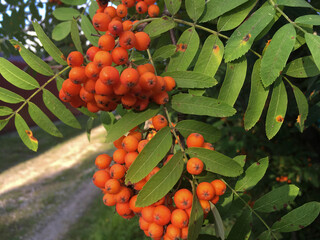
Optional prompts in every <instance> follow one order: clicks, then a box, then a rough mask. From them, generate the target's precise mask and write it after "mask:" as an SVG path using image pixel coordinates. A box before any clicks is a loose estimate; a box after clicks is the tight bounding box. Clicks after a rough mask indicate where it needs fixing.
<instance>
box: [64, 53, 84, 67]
mask: <svg viewBox="0 0 320 240" xmlns="http://www.w3.org/2000/svg"><path fill="white" fill-rule="evenodd" d="M67 63H68V65H69V66H70V67H80V66H81V65H82V64H83V55H82V54H81V52H78V51H73V52H71V53H69V55H68V57H67Z"/></svg>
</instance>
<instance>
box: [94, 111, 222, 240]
mask: <svg viewBox="0 0 320 240" xmlns="http://www.w3.org/2000/svg"><path fill="white" fill-rule="evenodd" d="M167 125H168V121H167V119H166V118H165V117H164V116H162V115H156V116H154V117H153V118H152V119H151V124H149V129H153V130H155V131H159V130H160V129H161V128H163V127H166V126H167ZM144 135H145V136H144V137H143V134H142V132H141V130H140V129H138V128H137V127H136V128H134V129H132V130H130V131H129V133H128V134H127V135H124V136H122V137H120V138H119V139H117V140H116V141H114V143H113V144H114V146H115V147H116V148H117V149H116V151H114V153H113V155H112V157H111V156H109V155H107V154H101V155H99V156H98V157H97V158H96V160H95V164H96V167H97V168H98V169H99V170H98V171H97V172H95V174H94V176H93V182H94V184H95V185H96V186H97V187H99V188H100V189H101V190H102V192H103V193H104V196H103V202H104V204H105V205H107V206H115V209H116V212H117V213H118V214H119V215H120V216H122V217H123V218H125V219H130V218H132V217H134V216H135V215H137V216H138V217H139V224H140V228H141V229H142V230H143V231H144V233H145V234H146V236H148V237H151V238H153V239H180V238H181V239H187V237H188V224H189V219H190V214H191V208H192V201H193V195H192V192H191V191H190V190H188V189H186V188H181V189H179V190H177V191H176V192H172V193H171V192H170V193H168V194H167V195H166V196H164V197H163V198H161V199H160V200H159V201H157V202H156V203H154V204H152V205H150V206H146V207H138V206H136V201H137V197H138V193H139V191H140V190H141V189H142V188H143V186H144V185H145V184H146V183H147V182H148V181H149V180H150V179H151V177H152V176H153V175H155V174H156V173H157V172H158V171H159V170H160V167H161V166H164V165H166V164H167V163H168V161H170V159H171V158H172V157H173V154H168V155H167V156H166V157H165V158H164V159H163V161H162V162H161V163H160V164H159V166H157V167H155V168H154V169H153V170H152V171H151V172H150V173H149V174H148V175H147V176H146V177H145V178H144V179H142V180H140V181H139V182H137V183H134V184H128V185H125V174H126V172H127V170H128V169H129V167H130V166H131V164H132V163H133V162H134V161H135V159H136V158H137V157H138V155H139V153H140V152H141V151H142V149H143V148H144V147H145V146H146V145H147V144H148V142H149V141H150V140H151V139H152V137H153V136H154V133H150V132H149V131H147V134H144ZM150 136H151V137H150ZM143 138H145V139H143ZM199 140H200V141H199ZM202 140H203V137H202V136H201V135H200V134H196V133H193V134H190V136H189V137H188V138H187V145H188V147H195V146H196V147H199V145H200V143H201V147H206V148H209V149H211V150H213V147H212V145H211V146H209V144H205V143H204V141H202ZM191 162H193V160H192V158H191V159H190V160H189V161H188V162H187V169H189V170H188V172H189V173H190V174H194V172H193V170H195V169H196V170H197V171H199V167H198V164H199V163H200V164H201V163H202V162H201V160H198V161H197V162H196V163H195V164H193V165H192V164H191V165H192V166H191V165H190V163H191ZM201 168H202V169H203V163H202V167H201ZM198 174H199V173H198ZM225 190H226V185H225V183H224V182H223V181H221V180H218V179H217V180H214V181H212V182H211V183H209V182H201V183H199V184H198V186H197V188H196V194H197V196H198V199H199V201H200V204H201V206H202V208H203V211H204V215H205V216H206V215H207V214H208V213H209V211H210V209H211V207H210V202H209V201H211V202H212V203H214V204H216V203H217V202H218V200H219V196H221V195H222V194H224V192H225Z"/></svg>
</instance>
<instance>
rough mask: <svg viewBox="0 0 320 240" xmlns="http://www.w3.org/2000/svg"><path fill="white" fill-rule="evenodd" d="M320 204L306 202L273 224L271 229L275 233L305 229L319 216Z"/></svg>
mask: <svg viewBox="0 0 320 240" xmlns="http://www.w3.org/2000/svg"><path fill="white" fill-rule="evenodd" d="M319 212H320V203H319V202H308V203H305V204H304V205H302V206H300V207H298V208H296V209H294V210H292V211H291V212H289V213H288V214H286V215H285V216H283V217H281V218H280V219H279V220H278V221H277V222H275V223H274V224H273V225H272V227H271V229H272V230H273V231H275V232H293V231H298V230H301V229H302V228H305V227H306V226H308V225H309V224H311V223H312V222H313V221H314V220H315V219H316V218H317V217H318V215H319Z"/></svg>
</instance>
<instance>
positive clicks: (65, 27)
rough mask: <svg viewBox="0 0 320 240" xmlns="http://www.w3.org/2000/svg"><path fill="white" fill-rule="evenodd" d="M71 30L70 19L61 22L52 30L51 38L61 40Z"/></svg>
mask: <svg viewBox="0 0 320 240" xmlns="http://www.w3.org/2000/svg"><path fill="white" fill-rule="evenodd" d="M70 31H71V21H67V22H61V23H59V24H58V25H56V26H55V27H54V29H53V30H52V39H53V40H56V41H61V40H62V39H65V38H66V37H67V36H68V35H69V33H70Z"/></svg>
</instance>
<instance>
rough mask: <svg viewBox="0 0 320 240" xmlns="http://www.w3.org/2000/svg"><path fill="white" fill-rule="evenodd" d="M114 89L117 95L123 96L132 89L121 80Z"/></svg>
mask: <svg viewBox="0 0 320 240" xmlns="http://www.w3.org/2000/svg"><path fill="white" fill-rule="evenodd" d="M113 91H114V93H115V94H116V95H119V96H123V95H125V94H126V93H128V92H129V91H130V88H128V86H127V85H124V84H121V83H120V82H119V83H117V84H116V85H114V86H113Z"/></svg>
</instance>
